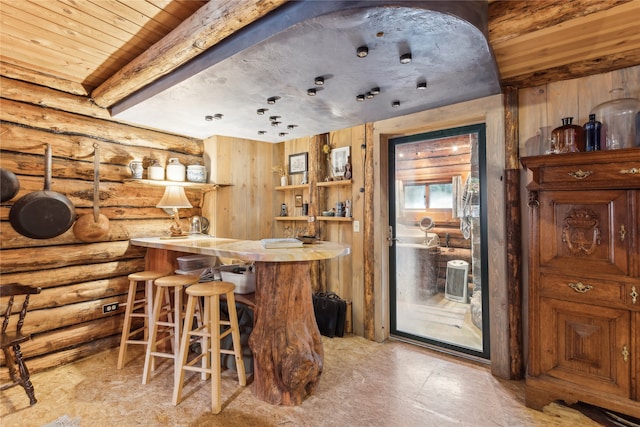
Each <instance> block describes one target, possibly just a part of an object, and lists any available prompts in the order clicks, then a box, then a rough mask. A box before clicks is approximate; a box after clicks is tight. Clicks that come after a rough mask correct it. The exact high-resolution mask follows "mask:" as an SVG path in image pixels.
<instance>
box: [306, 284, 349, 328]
mask: <svg viewBox="0 0 640 427" xmlns="http://www.w3.org/2000/svg"><path fill="white" fill-rule="evenodd" d="M313 312H314V313H315V315H316V323H317V324H318V330H320V334H322V335H324V336H325V337H329V338H333V337H334V336H338V337H341V336H344V322H345V318H346V315H347V302H346V301H345V300H343V299H341V298H340V297H339V296H338V295H336V294H335V293H333V292H317V293H315V294H313Z"/></svg>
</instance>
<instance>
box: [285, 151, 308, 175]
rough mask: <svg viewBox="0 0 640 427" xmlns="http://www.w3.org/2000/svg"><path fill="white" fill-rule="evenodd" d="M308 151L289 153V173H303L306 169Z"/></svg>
mask: <svg viewBox="0 0 640 427" xmlns="http://www.w3.org/2000/svg"><path fill="white" fill-rule="evenodd" d="M308 157H309V155H308V153H298V154H290V155H289V175H294V174H297V173H305V172H306V171H307V163H308Z"/></svg>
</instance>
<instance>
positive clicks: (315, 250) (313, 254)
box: [130, 235, 351, 262]
mask: <svg viewBox="0 0 640 427" xmlns="http://www.w3.org/2000/svg"><path fill="white" fill-rule="evenodd" d="M130 242H131V244H132V245H136V246H143V247H147V248H156V249H166V250H170V251H176V252H188V253H193V254H200V255H215V256H221V257H228V258H237V259H241V260H244V261H258V262H291V261H316V260H321V259H330V258H335V257H339V256H343V255H348V254H349V253H350V252H351V249H350V248H349V246H347V245H344V244H341V243H333V242H323V241H318V242H314V243H311V244H305V245H304V246H303V247H301V248H278V249H265V248H264V247H263V246H262V243H261V242H260V240H235V239H226V238H218V237H211V236H207V235H199V236H188V237H184V238H180V237H179V238H165V237H143V238H137V239H131V240H130Z"/></svg>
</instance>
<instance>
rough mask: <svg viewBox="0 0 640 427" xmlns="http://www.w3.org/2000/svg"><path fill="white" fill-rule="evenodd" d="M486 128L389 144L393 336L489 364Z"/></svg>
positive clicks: (425, 135)
mask: <svg viewBox="0 0 640 427" xmlns="http://www.w3.org/2000/svg"><path fill="white" fill-rule="evenodd" d="M485 139H486V131H485V125H484V124H480V125H471V126H464V127H458V128H453V129H447V130H441V131H435V132H428V133H423V134H418V135H411V136H405V137H401V138H394V139H390V140H389V153H388V154H389V180H390V181H389V221H390V227H389V237H390V239H389V241H390V248H389V267H390V268H389V275H390V277H389V286H390V299H389V300H390V314H391V318H390V326H391V335H392V336H395V337H398V338H401V339H406V340H410V341H413V342H416V343H418V344H425V345H427V346H436V347H438V348H441V349H443V350H445V351H450V352H455V353H463V354H465V355H470V356H474V357H478V358H481V359H487V360H488V359H489V313H488V307H489V304H488V301H489V295H488V291H487V290H488V283H487V282H488V274H487V239H486V230H487V225H486V209H485V208H484V207H485V206H486V189H485V188H484V186H483V183H484V182H485V181H486V159H485V143H486V141H485Z"/></svg>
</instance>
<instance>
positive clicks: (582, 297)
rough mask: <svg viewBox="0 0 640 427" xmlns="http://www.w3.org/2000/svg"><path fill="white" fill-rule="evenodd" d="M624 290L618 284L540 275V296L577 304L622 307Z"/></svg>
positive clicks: (624, 296)
mask: <svg viewBox="0 0 640 427" xmlns="http://www.w3.org/2000/svg"><path fill="white" fill-rule="evenodd" d="M626 289H627V287H626V285H625V284H624V283H620V282H611V281H605V280H600V279H590V278H578V277H570V276H563V275H556V274H547V273H542V274H541V275H540V296H543V297H552V298H558V299H563V300H568V301H574V302H578V303H588V304H597V305H609V306H617V307H624V306H625V302H626V300H627V298H626Z"/></svg>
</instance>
